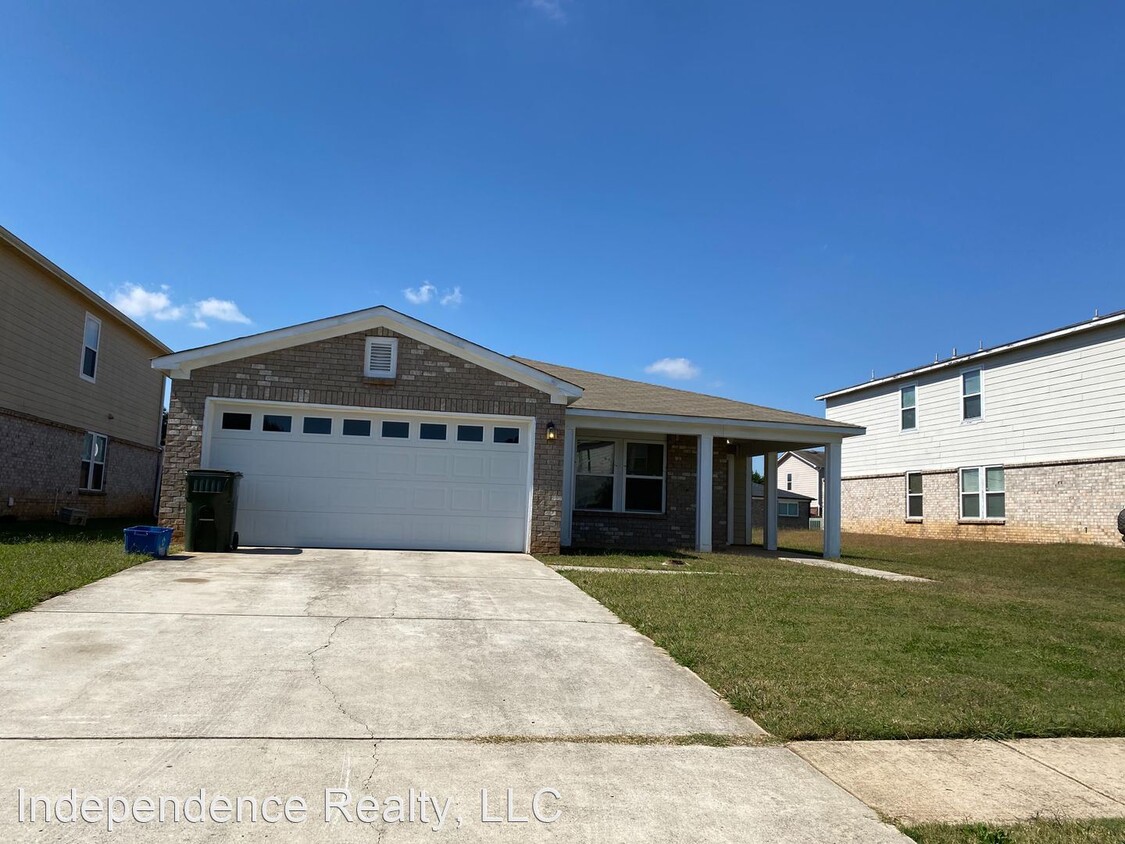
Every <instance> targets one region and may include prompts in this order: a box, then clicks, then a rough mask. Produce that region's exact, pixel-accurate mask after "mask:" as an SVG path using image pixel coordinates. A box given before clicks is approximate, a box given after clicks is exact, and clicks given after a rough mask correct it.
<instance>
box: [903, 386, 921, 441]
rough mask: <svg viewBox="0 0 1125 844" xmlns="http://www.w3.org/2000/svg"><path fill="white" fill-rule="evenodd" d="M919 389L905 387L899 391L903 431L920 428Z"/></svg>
mask: <svg viewBox="0 0 1125 844" xmlns="http://www.w3.org/2000/svg"><path fill="white" fill-rule="evenodd" d="M917 401H918V388H917V387H903V388H902V389H901V390H900V391H899V406H900V409H901V414H900V415H901V417H902V430H904V431H913V430H914V429H915V428H916V427H918V408H917V406H916V405H917Z"/></svg>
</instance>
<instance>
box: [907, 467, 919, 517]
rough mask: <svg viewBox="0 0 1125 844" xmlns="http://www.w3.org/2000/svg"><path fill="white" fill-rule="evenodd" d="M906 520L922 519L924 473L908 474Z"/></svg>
mask: <svg viewBox="0 0 1125 844" xmlns="http://www.w3.org/2000/svg"><path fill="white" fill-rule="evenodd" d="M906 518H908V519H920V518H922V473H921V472H907V473H906Z"/></svg>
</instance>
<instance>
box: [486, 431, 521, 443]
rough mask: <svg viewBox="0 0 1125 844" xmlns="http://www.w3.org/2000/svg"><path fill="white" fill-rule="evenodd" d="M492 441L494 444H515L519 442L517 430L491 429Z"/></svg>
mask: <svg viewBox="0 0 1125 844" xmlns="http://www.w3.org/2000/svg"><path fill="white" fill-rule="evenodd" d="M492 441H493V442H494V443H505V444H515V443H518V442H519V441H520V429H519V428H500V427H496V428H493V429H492Z"/></svg>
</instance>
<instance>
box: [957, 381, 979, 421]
mask: <svg viewBox="0 0 1125 844" xmlns="http://www.w3.org/2000/svg"><path fill="white" fill-rule="evenodd" d="M982 410H983V408H982V406H981V390H980V370H979V369H974V370H973V371H972V372H963V373H961V418H962V419H963V420H966V421H968V420H970V419H980V418H981V416H982V415H983V413H982Z"/></svg>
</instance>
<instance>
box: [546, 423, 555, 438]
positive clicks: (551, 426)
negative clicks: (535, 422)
mask: <svg viewBox="0 0 1125 844" xmlns="http://www.w3.org/2000/svg"><path fill="white" fill-rule="evenodd" d="M554 438H555V423H554V422H548V423H547V439H549V440H553V439H554Z"/></svg>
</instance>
